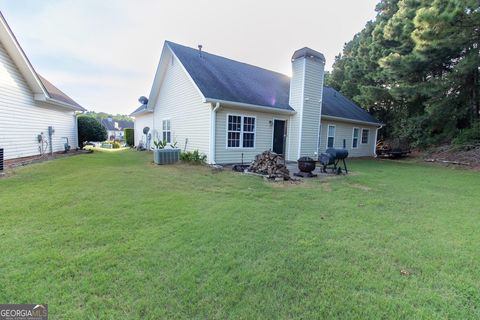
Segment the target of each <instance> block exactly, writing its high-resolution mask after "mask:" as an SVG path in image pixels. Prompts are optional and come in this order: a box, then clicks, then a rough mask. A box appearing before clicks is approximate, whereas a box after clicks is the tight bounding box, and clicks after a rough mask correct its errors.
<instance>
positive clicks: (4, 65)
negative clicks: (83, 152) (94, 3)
mask: <svg viewBox="0 0 480 320" xmlns="http://www.w3.org/2000/svg"><path fill="white" fill-rule="evenodd" d="M79 111H85V109H84V108H82V107H81V106H80V105H79V104H78V103H76V102H75V101H73V100H72V99H71V98H69V97H68V96H67V95H66V94H65V93H63V92H62V91H60V90H59V89H57V88H56V87H55V86H54V85H53V84H51V83H50V82H48V81H47V80H46V79H44V78H42V77H41V76H40V75H38V74H37V73H36V72H35V69H34V68H33V67H32V65H31V64H30V61H29V60H28V58H27V57H26V55H25V53H24V52H23V50H22V48H21V47H20V45H19V43H18V41H17V39H16V38H15V36H14V34H13V32H12V30H11V29H10V27H9V26H8V24H7V22H6V21H5V18H4V17H3V15H1V13H0V148H3V149H4V153H5V154H4V156H5V159H13V158H20V157H27V156H34V155H38V154H40V153H48V152H57V151H62V150H64V145H65V143H66V141H67V138H68V143H69V145H70V146H71V147H72V148H77V147H78V138H77V118H76V113H77V112H79ZM49 127H51V129H50V130H49ZM49 133H50V134H49ZM39 136H40V137H39Z"/></svg>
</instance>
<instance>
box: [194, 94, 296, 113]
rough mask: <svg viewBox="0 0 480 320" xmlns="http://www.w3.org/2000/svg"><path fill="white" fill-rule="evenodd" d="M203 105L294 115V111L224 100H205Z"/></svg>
mask: <svg viewBox="0 0 480 320" xmlns="http://www.w3.org/2000/svg"><path fill="white" fill-rule="evenodd" d="M204 102H205V103H212V104H216V103H221V104H222V105H228V106H232V107H238V108H242V109H247V110H252V111H260V112H261V111H263V112H269V113H281V114H290V115H292V114H296V113H297V112H296V111H293V110H283V109H277V108H273V107H266V106H259V105H256V104H248V103H241V102H233V101H226V100H219V99H211V98H206V99H205V101H204Z"/></svg>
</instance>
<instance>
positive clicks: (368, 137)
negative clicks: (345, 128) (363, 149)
mask: <svg viewBox="0 0 480 320" xmlns="http://www.w3.org/2000/svg"><path fill="white" fill-rule="evenodd" d="M363 131H367V132H368V134H367V142H363ZM369 140H370V129H368V128H362V134H361V135H360V143H361V144H368V143H369Z"/></svg>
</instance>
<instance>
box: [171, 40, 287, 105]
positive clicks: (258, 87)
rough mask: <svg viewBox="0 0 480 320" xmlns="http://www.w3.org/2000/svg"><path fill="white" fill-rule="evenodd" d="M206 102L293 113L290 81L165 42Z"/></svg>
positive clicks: (247, 65)
mask: <svg viewBox="0 0 480 320" xmlns="http://www.w3.org/2000/svg"><path fill="white" fill-rule="evenodd" d="M166 45H167V46H168V47H169V48H170V49H171V50H172V51H173V53H174V54H175V56H176V57H177V58H178V59H179V60H180V62H181V63H182V65H183V66H184V67H185V69H186V71H187V72H188V73H189V75H190V76H191V78H192V80H193V81H194V82H195V84H196V85H197V87H198V88H199V89H200V91H201V92H202V94H203V96H204V97H205V98H207V99H215V100H223V101H231V102H237V103H245V104H250V105H257V106H264V107H272V108H277V109H283V110H290V111H293V109H292V108H291V107H290V105H289V89H290V78H289V77H288V76H286V75H283V74H281V73H277V72H273V71H270V70H266V69H263V68H259V67H256V66H252V65H249V64H246V63H242V62H238V61H234V60H230V59H227V58H224V57H220V56H217V55H214V54H210V53H208V52H204V51H202V53H201V54H200V51H199V50H195V49H192V48H189V47H185V46H182V45H179V44H176V43H173V42H169V41H167V42H166Z"/></svg>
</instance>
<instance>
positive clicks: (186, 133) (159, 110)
mask: <svg viewBox="0 0 480 320" xmlns="http://www.w3.org/2000/svg"><path fill="white" fill-rule="evenodd" d="M164 58H165V60H166V63H167V64H168V66H167V68H166V71H165V76H164V79H163V81H162V84H161V87H160V91H159V94H158V99H157V101H156V104H155V107H154V115H153V130H152V139H153V140H152V142H153V141H155V140H163V138H164V133H165V136H168V135H169V136H170V139H171V141H170V143H175V142H176V143H177V147H178V148H180V149H182V150H184V149H185V150H186V151H194V150H198V151H199V152H201V153H204V154H205V155H207V161H209V162H210V160H211V159H210V158H209V157H210V155H209V147H210V122H211V121H210V120H211V119H210V117H211V104H210V103H204V102H203V97H202V96H201V95H200V93H199V91H198V89H197V88H196V86H195V85H194V83H193V81H192V80H191V79H190V78H189V75H188V73H187V71H186V70H185V69H184V68H183V66H182V65H181V63H180V61H179V60H178V59H177V58H176V57H175V56H172V55H171V54H168V55H166V56H165V57H164ZM166 126H168V127H166Z"/></svg>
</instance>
